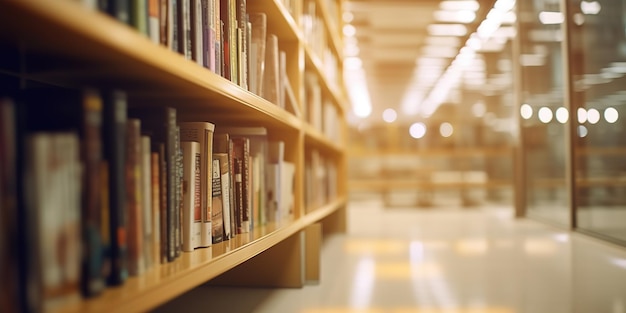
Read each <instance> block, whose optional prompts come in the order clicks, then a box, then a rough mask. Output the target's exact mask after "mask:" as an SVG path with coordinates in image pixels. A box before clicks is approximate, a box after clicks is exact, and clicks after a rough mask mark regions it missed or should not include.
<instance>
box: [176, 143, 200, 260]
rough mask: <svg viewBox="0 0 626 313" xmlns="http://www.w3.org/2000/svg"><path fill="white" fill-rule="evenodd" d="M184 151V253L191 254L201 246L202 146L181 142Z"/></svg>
mask: <svg viewBox="0 0 626 313" xmlns="http://www.w3.org/2000/svg"><path fill="white" fill-rule="evenodd" d="M181 147H182V150H183V232H182V233H183V251H184V252H191V251H193V250H194V249H195V248H197V247H199V246H200V232H201V230H200V228H201V227H200V226H201V223H202V214H201V211H202V210H201V208H200V164H201V163H202V159H201V155H200V144H199V143H198V142H195V141H183V142H181Z"/></svg>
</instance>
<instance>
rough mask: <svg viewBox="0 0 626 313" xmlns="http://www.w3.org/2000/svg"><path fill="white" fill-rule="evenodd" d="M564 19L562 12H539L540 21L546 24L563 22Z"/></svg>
mask: <svg viewBox="0 0 626 313" xmlns="http://www.w3.org/2000/svg"><path fill="white" fill-rule="evenodd" d="M564 20H565V18H564V17H563V13H561V12H548V11H543V12H539V21H540V22H541V24H544V25H553V24H562V23H563V21H564Z"/></svg>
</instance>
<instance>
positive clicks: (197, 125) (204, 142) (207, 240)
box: [180, 122, 215, 247]
mask: <svg viewBox="0 0 626 313" xmlns="http://www.w3.org/2000/svg"><path fill="white" fill-rule="evenodd" d="M180 127H181V140H182V141H195V142H198V143H199V144H200V153H201V156H202V164H201V167H200V172H201V175H202V176H201V177H202V179H201V183H200V188H201V190H202V193H201V207H202V235H201V240H200V246H202V247H209V246H211V243H212V242H213V239H212V235H211V231H212V229H213V226H212V225H211V224H212V218H211V216H212V212H211V211H212V206H211V195H212V183H211V182H212V169H211V167H212V164H213V163H212V159H213V132H214V131H215V125H214V124H211V123H208V122H183V123H181V124H180Z"/></svg>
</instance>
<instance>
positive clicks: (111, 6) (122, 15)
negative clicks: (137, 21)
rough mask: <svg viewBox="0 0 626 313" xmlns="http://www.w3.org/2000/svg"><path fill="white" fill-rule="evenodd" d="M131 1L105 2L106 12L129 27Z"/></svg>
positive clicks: (114, 0) (113, 0) (115, 0)
mask: <svg viewBox="0 0 626 313" xmlns="http://www.w3.org/2000/svg"><path fill="white" fill-rule="evenodd" d="M130 1H131V0H110V1H108V2H107V8H106V12H107V13H109V14H110V15H111V16H113V17H114V18H116V19H117V20H118V21H120V22H122V23H125V24H128V25H131V13H130V11H131V10H130V6H131V4H130Z"/></svg>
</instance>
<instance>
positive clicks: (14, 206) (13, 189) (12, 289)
mask: <svg viewBox="0 0 626 313" xmlns="http://www.w3.org/2000/svg"><path fill="white" fill-rule="evenodd" d="M16 119H17V117H16V114H15V103H14V102H13V100H12V99H10V98H4V97H0V151H2V153H0V207H1V208H2V210H0V251H2V254H0V277H3V280H4V283H3V284H4V286H3V292H2V293H0V307H1V308H3V310H6V312H9V313H16V312H20V311H21V304H20V300H21V299H20V295H21V293H20V290H21V288H22V284H21V282H20V272H21V271H22V269H23V264H21V262H20V248H19V241H20V240H19V239H20V235H19V233H18V228H19V226H18V222H19V218H18V213H19V212H20V210H19V208H18V199H19V198H18V189H19V188H18V175H17V173H19V171H18V170H16V168H17V167H18V160H17V155H18V151H17V149H18V145H17V140H16V139H17V136H18V134H17V131H18V130H17V122H16ZM20 176H21V175H20ZM22 239H23V238H22Z"/></svg>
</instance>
